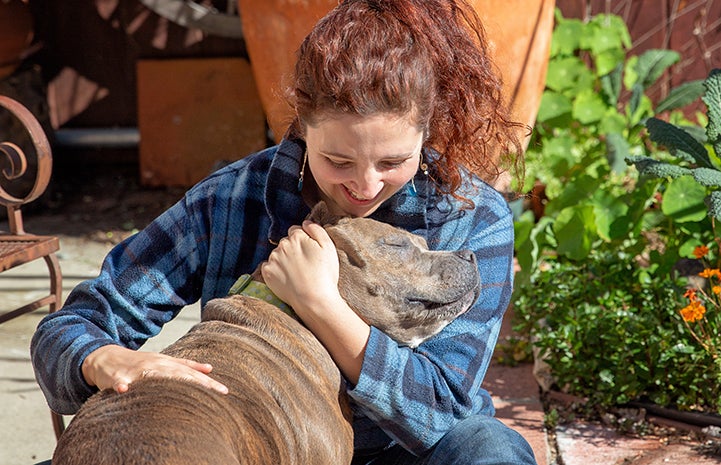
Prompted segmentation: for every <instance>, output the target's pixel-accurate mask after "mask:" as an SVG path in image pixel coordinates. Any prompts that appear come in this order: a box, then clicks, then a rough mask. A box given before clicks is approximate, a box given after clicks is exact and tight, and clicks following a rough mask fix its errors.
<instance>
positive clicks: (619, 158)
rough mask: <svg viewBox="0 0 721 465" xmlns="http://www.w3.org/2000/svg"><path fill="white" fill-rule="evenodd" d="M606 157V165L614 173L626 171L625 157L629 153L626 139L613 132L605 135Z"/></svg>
mask: <svg viewBox="0 0 721 465" xmlns="http://www.w3.org/2000/svg"><path fill="white" fill-rule="evenodd" d="M606 148H607V152H606V157H607V158H608V165H609V166H610V167H611V171H613V172H614V173H623V172H624V171H626V162H625V159H626V157H628V155H629V145H628V141H627V140H626V139H625V138H624V137H623V136H622V135H621V134H619V133H617V132H614V133H611V134H608V135H607V136H606Z"/></svg>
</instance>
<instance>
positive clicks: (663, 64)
mask: <svg viewBox="0 0 721 465" xmlns="http://www.w3.org/2000/svg"><path fill="white" fill-rule="evenodd" d="M556 21H557V25H556V28H555V29H554V35H553V40H552V48H551V58H550V61H549V66H548V74H547V81H546V90H545V92H544V94H543V98H542V101H541V106H540V109H539V113H538V118H537V125H536V130H535V133H534V136H533V138H532V140H531V143H530V144H529V149H528V152H527V160H528V171H527V179H528V183H527V185H526V186H524V191H526V192H529V191H532V189H533V187H534V183H536V185H541V186H543V187H544V190H545V196H546V197H547V200H546V203H545V205H544V211H543V215H542V216H541V217H540V219H539V218H537V215H535V214H534V213H532V212H531V211H530V210H529V211H526V212H524V213H523V214H522V215H519V216H518V218H517V221H516V238H517V239H516V253H517V259H518V261H519V264H520V266H521V272H520V273H519V275H518V280H519V282H527V280H528V279H529V277H530V274H531V273H533V272H534V270H535V269H536V268H537V267H538V266H539V264H540V263H542V262H543V261H544V260H548V259H555V258H556V257H562V258H567V259H570V260H583V259H584V258H586V257H587V256H588V255H589V253H590V252H591V251H592V250H594V249H599V248H602V249H605V250H617V249H623V250H627V251H629V253H633V252H634V251H635V253H636V254H638V253H641V250H642V249H643V248H644V247H645V239H644V238H643V237H641V231H642V230H643V228H644V223H645V222H646V221H649V217H648V216H647V213H648V207H649V205H650V204H651V203H652V202H653V195H654V193H655V192H656V188H657V184H658V183H656V184H654V183H652V182H647V183H644V184H643V185H637V183H636V181H637V173H636V172H635V171H634V170H630V169H629V167H628V165H627V164H626V163H625V159H626V158H628V157H631V156H644V155H648V150H649V148H648V139H647V135H646V131H645V126H644V123H645V121H646V120H647V119H648V118H649V117H651V116H653V114H654V110H653V104H652V102H651V100H650V99H649V98H648V97H647V96H646V95H645V91H646V90H647V89H648V88H649V87H650V86H651V85H652V84H653V83H655V82H656V81H657V80H658V79H659V77H660V76H661V75H662V74H663V72H664V71H665V70H666V69H668V67H669V66H671V65H672V64H673V63H675V62H677V61H678V60H679V55H678V53H676V52H674V51H670V50H649V51H646V52H644V53H643V54H642V55H640V56H633V57H629V58H628V59H625V55H626V50H627V49H628V48H629V46H630V38H629V34H628V30H627V28H626V25H625V24H624V23H623V21H622V20H621V18H620V17H618V16H614V15H599V16H596V17H594V18H592V19H591V20H590V21H588V22H586V23H584V22H582V21H580V20H577V19H565V18H563V17H562V16H561V14H560V13H559V12H558V11H557V14H556ZM699 89H700V87H699V83H692V84H690V85H687V86H684V88H682V89H680V90H678V91H675V92H673V93H671V95H669V97H668V98H667V99H665V100H664V101H662V102H660V103H659V105H658V107H659V108H663V109H664V111H668V110H672V109H675V108H678V107H679V106H681V105H684V104H686V103H689V102H691V101H693V99H694V98H695V97H698V95H699V92H700V91H699Z"/></svg>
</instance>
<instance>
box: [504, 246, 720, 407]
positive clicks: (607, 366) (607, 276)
mask: <svg viewBox="0 0 721 465" xmlns="http://www.w3.org/2000/svg"><path fill="white" fill-rule="evenodd" d="M680 296H681V294H680V293H679V292H678V290H677V287H676V286H675V284H674V282H673V280H671V279H670V278H668V277H667V278H666V279H663V280H649V279H648V278H647V276H646V275H644V273H642V272H641V271H640V270H639V268H638V266H637V265H636V263H635V262H634V259H633V257H630V256H626V255H623V254H622V255H621V256H618V255H616V254H598V253H595V252H594V253H592V254H590V255H589V257H588V258H587V259H586V260H584V261H581V262H570V261H562V262H552V263H548V265H547V266H546V267H544V269H543V270H542V271H540V272H539V273H536V274H535V275H534V276H533V279H532V282H531V285H528V286H523V287H521V288H519V290H518V293H517V295H516V301H515V308H516V312H517V313H516V316H517V318H516V325H515V329H516V330H517V331H519V332H520V333H524V334H528V335H529V336H530V338H531V339H532V340H533V341H534V345H535V346H536V347H537V349H538V352H539V354H538V356H539V357H540V358H541V359H542V360H543V361H545V362H546V363H547V364H548V365H549V367H550V370H551V373H552V377H553V379H554V380H555V387H554V389H557V390H561V391H563V392H567V393H571V394H574V395H577V396H582V397H585V398H587V399H588V400H589V404H591V405H595V406H601V407H609V406H613V405H618V404H623V403H625V402H629V401H632V400H638V399H646V400H649V401H651V402H655V403H657V404H659V405H663V406H670V407H676V408H679V409H685V410H690V409H695V410H698V409H701V410H705V411H714V412H721V382H719V379H720V378H719V376H721V367H718V366H716V365H714V363H713V361H712V357H711V356H710V355H709V354H708V353H707V352H706V351H705V350H704V349H703V348H702V347H700V346H699V345H698V344H697V343H696V342H695V341H694V340H693V339H692V337H691V335H690V333H689V332H688V331H687V330H686V327H685V326H684V321H683V319H682V318H681V314H680V313H679V312H678V311H677V309H678V308H679V303H680ZM519 308H522V309H523V311H521V312H520V313H519V312H518V309H519Z"/></svg>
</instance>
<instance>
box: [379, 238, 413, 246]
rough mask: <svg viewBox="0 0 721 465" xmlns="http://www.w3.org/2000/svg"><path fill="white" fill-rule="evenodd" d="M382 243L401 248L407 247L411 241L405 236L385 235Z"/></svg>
mask: <svg viewBox="0 0 721 465" xmlns="http://www.w3.org/2000/svg"><path fill="white" fill-rule="evenodd" d="M381 243H382V244H383V245H387V246H390V247H399V248H405V247H408V246H409V245H410V244H411V242H410V241H409V240H408V238H407V237H405V236H390V237H384V238H383V239H381Z"/></svg>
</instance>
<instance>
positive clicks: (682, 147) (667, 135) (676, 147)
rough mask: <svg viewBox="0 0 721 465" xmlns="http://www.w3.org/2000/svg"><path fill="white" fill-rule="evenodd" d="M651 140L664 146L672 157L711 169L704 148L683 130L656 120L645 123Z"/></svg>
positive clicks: (652, 119) (651, 119)
mask: <svg viewBox="0 0 721 465" xmlns="http://www.w3.org/2000/svg"><path fill="white" fill-rule="evenodd" d="M646 128H648V132H649V135H650V136H651V140H652V141H654V142H656V143H657V144H661V145H663V146H665V147H666V148H667V149H668V150H669V151H670V152H671V153H672V154H673V155H675V156H677V157H679V158H682V159H683V160H686V161H689V162H691V163H694V162H695V163H696V164H698V165H699V166H705V167H707V168H713V165H712V164H711V160H710V159H709V156H708V152H707V151H706V148H705V147H704V146H703V145H701V144H700V143H699V142H698V141H697V140H696V139H695V138H693V137H692V136H691V135H690V134H689V133H687V132H686V131H684V130H683V129H681V128H679V127H676V126H674V125H673V124H670V123H667V122H665V121H662V120H660V119H658V118H649V119H648V121H646Z"/></svg>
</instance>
